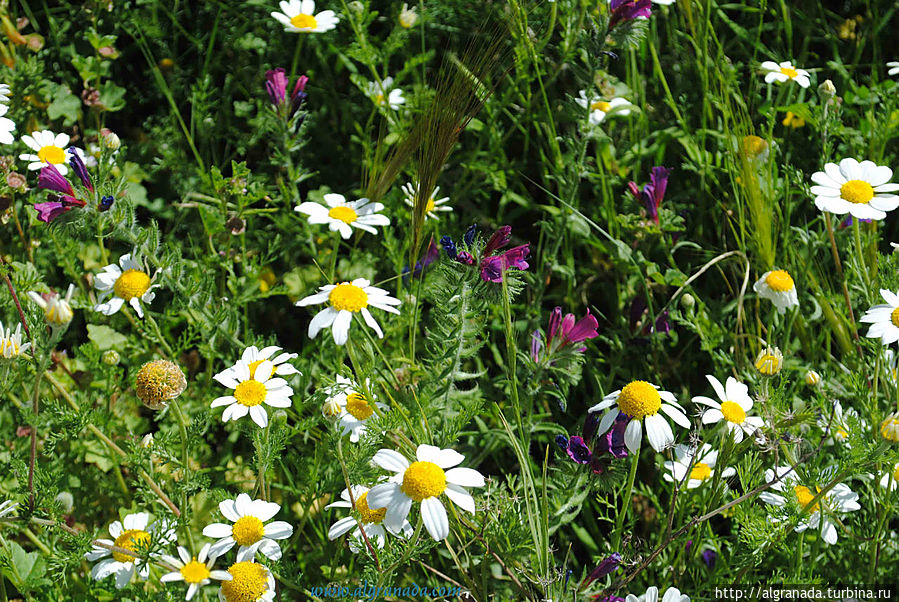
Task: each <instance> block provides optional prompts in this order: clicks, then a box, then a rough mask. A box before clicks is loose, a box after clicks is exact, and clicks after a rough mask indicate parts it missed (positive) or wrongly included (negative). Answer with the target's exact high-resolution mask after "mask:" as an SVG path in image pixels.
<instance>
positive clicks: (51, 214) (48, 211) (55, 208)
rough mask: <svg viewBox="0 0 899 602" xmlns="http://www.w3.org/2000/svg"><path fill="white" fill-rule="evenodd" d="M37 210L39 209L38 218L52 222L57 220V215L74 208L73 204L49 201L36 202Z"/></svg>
mask: <svg viewBox="0 0 899 602" xmlns="http://www.w3.org/2000/svg"><path fill="white" fill-rule="evenodd" d="M34 208H35V210H37V218H38V219H39V220H40V221H42V222H47V223H49V222H51V221H53V220H55V219H56V218H57V217H59V216H60V215H62V214H63V213H65V212H66V211H70V210H72V209H74V207H73V206H72V205H66V204H63V203H61V202H59V201H48V202H46V203H35V204H34Z"/></svg>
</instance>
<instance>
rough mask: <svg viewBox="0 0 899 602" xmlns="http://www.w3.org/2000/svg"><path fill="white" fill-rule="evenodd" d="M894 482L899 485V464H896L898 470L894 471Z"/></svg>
mask: <svg viewBox="0 0 899 602" xmlns="http://www.w3.org/2000/svg"><path fill="white" fill-rule="evenodd" d="M893 480H894V481H896V482H897V483H899V464H896V468H894V469H893Z"/></svg>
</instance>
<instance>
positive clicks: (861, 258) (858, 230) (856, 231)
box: [852, 218, 871, 296]
mask: <svg viewBox="0 0 899 602" xmlns="http://www.w3.org/2000/svg"><path fill="white" fill-rule="evenodd" d="M852 236H853V238H854V239H855V250H856V253H858V262H859V264H860V269H861V272H862V281H863V282H864V283H865V296H867V295H869V294H870V293H871V274H869V273H868V266H867V263H866V262H865V249H864V247H863V246H862V226H861V223H860V221H859V219H858V218H855V219H853V220H852Z"/></svg>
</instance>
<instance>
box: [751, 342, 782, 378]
mask: <svg viewBox="0 0 899 602" xmlns="http://www.w3.org/2000/svg"><path fill="white" fill-rule="evenodd" d="M783 362H784V356H783V353H781V352H780V349H778V348H777V347H768V348H767V349H762V350H761V352H759V355H758V357H757V358H755V369H756V370H758V371H759V374H761V375H763V376H774V375H775V374H777V373H778V372H780V369H781V368H782V367H783Z"/></svg>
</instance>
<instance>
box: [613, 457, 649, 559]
mask: <svg viewBox="0 0 899 602" xmlns="http://www.w3.org/2000/svg"><path fill="white" fill-rule="evenodd" d="M640 447H642V445H641V446H638V447H637V453H635V454H634V461H633V462H632V463H631V471H630V474H628V475H627V486H625V488H624V497H623V498H622V500H621V510H619V511H618V520H617V521H616V523H615V534H614V535H613V536H612V551H613V552H614V551H617V550H618V549H619V547H620V546H621V531H622V529H623V528H624V518H625V517H626V516H627V511H628V509H629V508H630V507H631V493H632V492H633V490H634V478H636V476H637V464H639V463H640Z"/></svg>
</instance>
